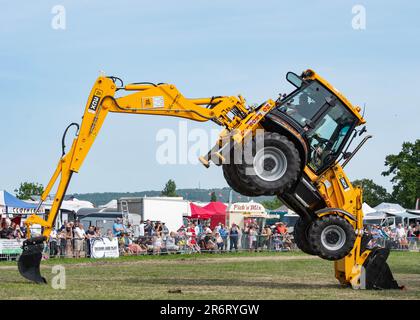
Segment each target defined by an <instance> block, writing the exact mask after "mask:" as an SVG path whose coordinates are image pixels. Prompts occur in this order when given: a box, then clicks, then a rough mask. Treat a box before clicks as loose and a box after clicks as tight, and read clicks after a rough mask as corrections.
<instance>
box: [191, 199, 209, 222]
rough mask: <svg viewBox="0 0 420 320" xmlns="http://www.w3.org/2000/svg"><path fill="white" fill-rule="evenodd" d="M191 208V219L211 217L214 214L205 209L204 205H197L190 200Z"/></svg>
mask: <svg viewBox="0 0 420 320" xmlns="http://www.w3.org/2000/svg"><path fill="white" fill-rule="evenodd" d="M190 208H191V219H203V220H207V219H210V218H211V217H212V215H213V212H211V211H209V210H207V209H204V208H203V207H200V206H197V205H195V204H194V203H192V202H190Z"/></svg>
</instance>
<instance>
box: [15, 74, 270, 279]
mask: <svg viewBox="0 0 420 320" xmlns="http://www.w3.org/2000/svg"><path fill="white" fill-rule="evenodd" d="M118 81H120V82H121V84H122V81H121V80H120V79H119V78H115V77H105V76H100V77H98V79H97V80H96V81H95V84H94V86H93V88H92V90H91V91H90V94H89V98H88V101H87V104H86V107H85V110H84V114H83V118H82V119H83V120H82V123H81V125H80V127H79V126H78V125H77V124H72V125H76V126H77V127H78V133H77V135H76V137H75V138H74V140H73V143H72V145H71V148H70V150H69V151H68V152H67V153H65V151H64V139H65V136H63V154H62V157H61V158H60V159H59V161H58V164H57V168H56V170H55V171H54V174H53V175H52V177H51V179H50V181H49V182H48V185H47V186H46V188H45V191H44V192H43V194H42V195H41V200H40V203H39V206H38V208H40V207H41V205H42V203H43V202H44V201H45V200H46V199H47V198H48V197H49V196H50V194H51V191H52V189H53V187H54V186H55V185H56V184H57V182H58V185H57V188H56V191H55V195H54V200H53V203H52V206H51V209H50V211H49V213H48V217H47V219H46V220H44V219H42V218H41V217H40V216H38V215H37V214H36V213H35V214H33V215H31V216H30V217H28V219H27V220H26V221H25V224H26V227H27V228H26V229H27V240H25V242H24V245H23V253H22V255H21V257H20V259H19V264H18V266H19V270H20V272H21V274H22V275H23V276H24V277H25V278H27V279H29V280H32V281H35V282H39V283H42V282H45V279H44V278H43V277H41V275H40V272H39V264H40V260H41V253H40V250H39V249H40V248H41V246H42V243H43V242H44V241H46V240H48V238H49V236H50V233H51V231H52V228H53V227H54V223H55V220H56V218H57V214H58V212H59V210H60V207H61V204H62V202H63V200H64V197H65V194H66V191H67V188H68V186H69V183H70V180H71V177H72V175H73V173H77V172H79V170H80V168H81V166H82V164H83V162H84V160H85V158H86V156H87V155H88V153H89V151H90V149H91V147H92V145H93V143H94V141H95V139H96V137H97V136H98V134H99V131H100V129H101V127H102V125H103V123H104V121H105V118H106V117H107V115H108V113H109V112H111V113H125V114H145V115H160V116H171V117H180V118H186V119H190V120H194V121H199V122H205V121H210V120H211V121H213V122H215V123H217V124H218V125H220V126H223V127H224V128H225V129H224V130H223V131H222V132H221V134H220V137H219V140H218V141H217V143H216V145H215V146H214V147H213V148H212V149H211V150H210V151H209V152H208V153H207V154H206V155H204V156H202V157H200V161H201V162H202V163H203V164H204V165H205V166H206V167H208V166H209V162H210V161H211V160H213V161H214V162H215V163H217V164H219V163H220V161H223V160H224V159H223V156H222V154H221V150H222V149H223V147H226V146H228V145H229V142H230V141H232V139H233V141H236V142H240V141H241V140H242V139H244V137H245V136H246V134H247V133H249V132H253V131H254V130H256V129H257V128H259V121H257V120H259V119H261V117H262V114H263V113H267V112H269V111H270V110H271V109H272V108H273V107H274V106H275V103H274V101H272V100H268V101H267V102H265V103H264V104H263V105H262V106H261V108H260V109H261V110H259V111H255V110H252V109H248V108H247V107H246V104H245V100H244V99H243V98H242V97H241V96H220V97H210V98H198V99H188V98H186V97H185V96H183V95H182V94H181V93H180V92H179V91H178V89H177V88H176V87H175V86H174V85H172V84H153V83H138V84H128V85H125V86H124V85H122V86H120V87H117V82H118ZM117 92H118V94H119V97H116V96H115V95H116V93H117ZM121 92H124V93H126V94H125V95H124V94H121ZM70 126H71V125H70ZM70 126H69V127H70ZM69 127H68V128H67V129H66V132H67V130H68V129H69ZM66 132H65V133H66ZM218 160H220V161H218ZM34 224H38V225H40V226H41V227H42V230H43V231H42V236H40V237H31V226H32V225H34Z"/></svg>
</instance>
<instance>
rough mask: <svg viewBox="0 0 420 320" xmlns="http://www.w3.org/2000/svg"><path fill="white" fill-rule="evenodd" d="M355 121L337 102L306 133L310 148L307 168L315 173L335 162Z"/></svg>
mask: <svg viewBox="0 0 420 320" xmlns="http://www.w3.org/2000/svg"><path fill="white" fill-rule="evenodd" d="M356 121H357V119H356V117H355V116H354V115H353V114H352V113H351V112H350V111H349V110H347V108H345V107H344V106H343V105H342V104H341V103H340V102H339V101H336V103H335V105H334V106H333V107H331V108H330V109H329V110H328V111H327V112H326V113H325V114H324V115H323V116H321V118H320V120H319V121H318V122H317V124H316V125H315V127H314V128H313V129H312V130H310V131H309V132H308V135H307V137H308V142H309V145H310V147H311V152H310V159H309V163H308V165H309V167H310V168H311V169H313V170H314V171H315V172H318V171H319V170H322V169H323V168H325V167H326V166H328V165H330V164H331V163H332V162H333V161H335V160H336V159H337V157H338V155H339V151H340V150H341V148H342V145H343V143H344V142H345V141H346V138H347V137H348V136H349V135H350V133H351V130H352V129H353V127H354V125H355V123H356Z"/></svg>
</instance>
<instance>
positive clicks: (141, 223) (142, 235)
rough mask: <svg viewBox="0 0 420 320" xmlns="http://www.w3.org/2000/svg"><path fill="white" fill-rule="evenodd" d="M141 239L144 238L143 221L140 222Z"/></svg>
mask: <svg viewBox="0 0 420 320" xmlns="http://www.w3.org/2000/svg"><path fill="white" fill-rule="evenodd" d="M139 238H140V239H143V238H144V221H143V220H141V221H140V225H139Z"/></svg>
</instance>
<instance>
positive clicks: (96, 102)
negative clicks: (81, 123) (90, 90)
mask: <svg viewBox="0 0 420 320" xmlns="http://www.w3.org/2000/svg"><path fill="white" fill-rule="evenodd" d="M101 95H102V91H101V90H96V91H95V95H94V96H93V97H92V101H91V102H90V105H89V112H90V113H96V109H98V106H99V101H100V100H101Z"/></svg>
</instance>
